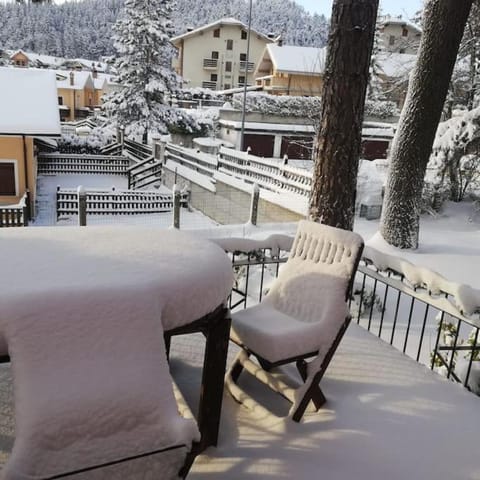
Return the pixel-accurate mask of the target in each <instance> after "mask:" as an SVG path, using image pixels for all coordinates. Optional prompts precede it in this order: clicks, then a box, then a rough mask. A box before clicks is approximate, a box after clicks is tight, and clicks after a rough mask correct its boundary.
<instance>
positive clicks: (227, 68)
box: [225, 62, 232, 72]
mask: <svg viewBox="0 0 480 480" xmlns="http://www.w3.org/2000/svg"><path fill="white" fill-rule="evenodd" d="M225 71H226V72H231V71H232V62H225Z"/></svg>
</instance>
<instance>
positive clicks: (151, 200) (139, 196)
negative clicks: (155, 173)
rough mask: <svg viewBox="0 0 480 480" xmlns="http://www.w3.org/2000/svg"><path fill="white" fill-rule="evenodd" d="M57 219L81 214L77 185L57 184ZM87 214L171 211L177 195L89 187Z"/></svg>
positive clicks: (185, 201) (183, 197) (184, 197)
mask: <svg viewBox="0 0 480 480" xmlns="http://www.w3.org/2000/svg"><path fill="white" fill-rule="evenodd" d="M56 195H57V201H56V205H57V219H58V218H61V217H62V216H70V215H78V213H79V203H78V192H77V189H73V188H68V189H67V188H60V187H57V194H56ZM86 198H87V201H86V213H87V215H139V214H146V213H162V212H170V211H171V210H172V209H173V196H172V195H171V194H162V193H158V192H149V191H137V190H111V191H104V190H87V192H86ZM181 204H182V205H183V206H187V205H188V193H182V194H181Z"/></svg>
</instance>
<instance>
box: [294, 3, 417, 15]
mask: <svg viewBox="0 0 480 480" xmlns="http://www.w3.org/2000/svg"><path fill="white" fill-rule="evenodd" d="M296 2H297V3H299V4H300V5H302V6H303V7H305V9H306V10H308V11H309V12H311V13H320V14H323V15H325V16H326V17H327V18H329V17H330V13H331V11H332V0H296ZM422 4H423V1H422V0H380V8H381V9H382V13H383V14H384V15H386V14H390V15H402V16H403V17H404V18H411V17H412V16H413V14H414V13H415V12H416V11H417V10H420V8H421V7H422Z"/></svg>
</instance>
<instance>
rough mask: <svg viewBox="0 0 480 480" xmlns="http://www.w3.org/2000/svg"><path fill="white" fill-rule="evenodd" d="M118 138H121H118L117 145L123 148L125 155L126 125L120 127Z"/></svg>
mask: <svg viewBox="0 0 480 480" xmlns="http://www.w3.org/2000/svg"><path fill="white" fill-rule="evenodd" d="M118 136H119V138H117V143H119V144H120V147H122V153H123V146H124V143H125V126H124V125H120V126H119V127H118Z"/></svg>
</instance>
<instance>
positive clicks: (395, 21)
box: [380, 15, 422, 33]
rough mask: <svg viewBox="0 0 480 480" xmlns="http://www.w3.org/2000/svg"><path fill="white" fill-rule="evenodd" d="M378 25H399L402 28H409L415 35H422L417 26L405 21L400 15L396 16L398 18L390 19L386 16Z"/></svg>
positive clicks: (390, 17)
mask: <svg viewBox="0 0 480 480" xmlns="http://www.w3.org/2000/svg"><path fill="white" fill-rule="evenodd" d="M380 24H381V25H383V26H386V25H401V26H402V27H405V28H410V29H412V30H414V31H415V32H416V33H422V29H421V28H420V27H419V26H418V25H415V24H414V23H412V22H410V21H408V20H405V19H404V18H402V16H401V15H400V16H398V17H392V16H390V15H386V16H385V17H383V19H382V20H381V21H380Z"/></svg>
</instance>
